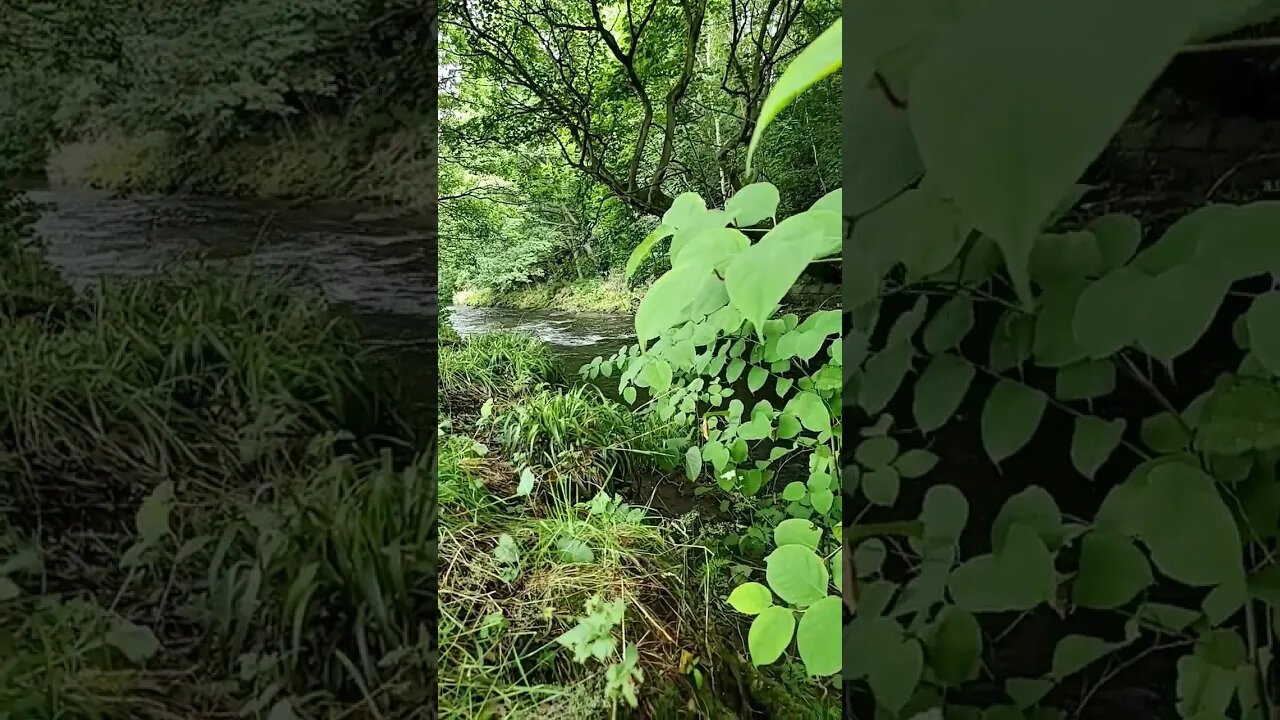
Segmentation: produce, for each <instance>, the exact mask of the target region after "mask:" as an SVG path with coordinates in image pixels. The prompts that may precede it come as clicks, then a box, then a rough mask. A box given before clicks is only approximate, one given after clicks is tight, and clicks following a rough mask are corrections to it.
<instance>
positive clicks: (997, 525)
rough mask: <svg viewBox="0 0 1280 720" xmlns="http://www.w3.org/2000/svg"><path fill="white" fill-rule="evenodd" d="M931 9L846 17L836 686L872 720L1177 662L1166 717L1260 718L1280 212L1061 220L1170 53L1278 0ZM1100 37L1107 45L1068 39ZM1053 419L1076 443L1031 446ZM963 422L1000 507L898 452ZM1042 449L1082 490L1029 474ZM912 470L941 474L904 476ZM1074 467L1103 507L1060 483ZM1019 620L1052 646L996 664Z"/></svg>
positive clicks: (916, 456) (982, 707) (1043, 692)
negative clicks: (843, 450)
mask: <svg viewBox="0 0 1280 720" xmlns="http://www.w3.org/2000/svg"><path fill="white" fill-rule="evenodd" d="M925 5H926V4H923V3H921V4H909V6H907V7H904V8H903V11H902V12H901V13H898V12H897V10H894V11H889V10H888V9H887V8H882V7H876V8H873V7H871V5H870V4H868V5H864V6H862V7H861V8H859V9H858V10H857V11H856V12H855V17H856V20H857V22H856V23H855V22H852V21H851V29H853V32H854V34H855V35H856V37H857V42H855V45H854V47H855V48H856V53H857V55H856V57H855V58H853V59H852V60H851V63H850V65H849V67H847V68H845V70H844V71H845V72H857V73H858V75H857V77H855V78H854V79H853V83H854V86H855V87H858V88H860V91H859V92H860V95H859V96H858V97H857V98H856V99H855V100H854V108H853V114H854V118H855V126H856V132H855V133H854V143H853V144H854V146H855V149H856V150H857V151H859V152H860V153H861V155H860V157H862V158H863V161H862V162H860V163H859V164H858V166H857V168H856V169H855V171H854V173H853V176H852V177H850V178H849V182H848V184H847V187H846V190H847V194H846V196H845V199H844V203H845V215H846V218H847V219H848V220H850V221H851V235H850V239H849V241H848V243H847V249H846V251H845V263H846V267H845V272H846V279H845V287H846V306H845V308H844V310H845V312H846V313H847V314H848V322H849V323H850V326H851V328H852V329H851V330H850V331H848V332H847V333H846V335H845V336H844V338H843V340H844V342H843V346H844V352H845V361H844V370H845V372H846V373H847V378H846V385H845V387H846V388H847V392H846V393H845V395H844V400H845V402H846V403H848V407H847V409H846V412H847V413H848V417H849V422H850V424H851V425H852V424H856V425H858V426H860V427H861V428H862V436H863V437H862V439H861V440H860V441H859V442H858V443H857V445H856V446H855V447H853V448H851V451H852V452H851V453H850V456H849V457H847V458H845V459H844V463H843V464H844V469H843V475H844V477H845V478H848V479H849V480H850V482H848V483H846V484H845V486H844V491H845V493H847V494H848V495H849V498H848V500H849V503H850V508H851V512H849V513H848V514H847V515H846V519H847V520H848V521H851V525H850V526H849V527H846V528H845V529H844V538H845V540H846V542H847V543H848V544H849V545H850V546H852V548H853V549H852V553H853V557H852V558H851V559H852V560H853V562H852V563H851V569H852V572H851V573H850V574H851V575H854V577H851V578H849V580H850V581H851V583H850V584H851V585H852V587H851V591H852V592H851V593H850V596H851V597H850V598H849V599H850V601H851V603H854V604H856V610H855V612H854V614H853V618H852V620H851V622H849V623H848V624H847V625H846V627H845V643H846V647H845V674H846V677H847V678H849V679H850V680H851V681H852V682H846V685H845V691H846V699H847V701H848V702H849V703H850V704H851V706H852V708H853V711H854V712H858V713H860V712H864V711H865V712H870V711H871V710H872V709H874V711H875V713H876V716H877V717H897V718H912V717H940V716H941V714H942V713H943V712H944V711H945V714H946V717H948V718H950V717H956V718H1054V717H1064V716H1065V714H1066V713H1068V712H1072V713H1076V714H1077V715H1078V714H1079V713H1081V712H1084V711H1085V708H1086V706H1087V705H1088V704H1089V703H1090V701H1091V700H1092V699H1093V698H1095V697H1096V694H1097V692H1098V690H1099V688H1100V687H1102V686H1103V685H1105V684H1106V683H1107V682H1109V681H1110V680H1112V679H1113V678H1115V676H1116V675H1117V673H1119V672H1120V671H1121V670H1122V669H1124V668H1129V667H1133V666H1134V665H1137V664H1139V663H1143V662H1145V661H1146V660H1147V659H1149V658H1152V657H1155V656H1157V655H1160V654H1164V655H1166V656H1167V655H1169V654H1172V655H1173V656H1174V657H1176V658H1177V660H1176V671H1175V673H1174V674H1175V675H1176V677H1167V678H1165V679H1164V682H1166V683H1167V686H1168V687H1169V688H1170V689H1171V690H1173V692H1172V693H1170V694H1169V695H1167V696H1165V697H1166V698H1167V699H1168V700H1169V705H1174V706H1176V712H1177V715H1178V716H1179V717H1184V718H1210V717H1212V718H1226V717H1231V718H1262V717H1269V716H1270V715H1272V714H1273V712H1274V707H1275V703H1276V702H1277V698H1278V697H1280V696H1278V695H1277V693H1276V688H1275V683H1274V679H1273V673H1272V672H1271V671H1270V669H1269V665H1270V663H1271V660H1270V655H1271V652H1272V648H1273V647H1274V637H1275V635H1274V628H1273V627H1272V624H1273V614H1274V613H1273V612H1272V611H1273V609H1274V604H1275V597H1274V593H1273V592H1272V590H1271V586H1272V582H1273V579H1274V572H1273V556H1274V547H1275V538H1276V532H1277V527H1278V522H1280V521H1278V518H1280V515H1277V512H1276V511H1277V508H1278V507H1280V506H1278V505H1277V502H1276V500H1275V498H1277V497H1280V495H1277V489H1278V487H1280V486H1277V484H1276V469H1277V461H1280V435H1278V434H1277V433H1276V425H1275V418H1276V417H1277V412H1278V411H1277V408H1280V405H1278V404H1277V400H1278V399H1280V394H1278V391H1277V387H1278V386H1277V377H1280V357H1278V356H1277V347H1280V346H1278V345H1277V343H1280V293H1277V291H1276V290H1275V283H1276V279H1277V277H1280V276H1278V275H1277V270H1278V269H1280V254H1277V252H1278V251H1280V245H1277V244H1276V243H1275V242H1274V237H1275V234H1276V232H1277V229H1280V211H1278V207H1277V205H1276V204H1275V203H1268V202H1256V203H1249V204H1244V205H1225V204H1211V205H1206V206H1203V207H1198V208H1195V209H1193V210H1192V211H1191V212H1189V213H1187V214H1185V215H1184V216H1182V217H1180V218H1178V219H1177V220H1176V221H1175V222H1173V223H1172V225H1170V226H1168V227H1166V228H1162V229H1159V230H1158V231H1157V228H1153V227H1151V226H1150V224H1147V223H1144V222H1143V221H1142V219H1141V218H1138V217H1135V216H1132V215H1128V214H1121V213H1105V214H1101V215H1099V214H1097V213H1096V212H1094V213H1081V214H1079V221H1078V222H1077V221H1072V222H1068V221H1066V220H1064V219H1063V218H1064V215H1065V214H1066V213H1067V211H1068V210H1070V209H1072V208H1075V207H1076V206H1077V204H1078V202H1079V201H1080V199H1081V197H1082V196H1083V195H1084V194H1085V193H1086V192H1088V191H1089V190H1090V188H1088V187H1087V186H1081V185H1077V184H1076V183H1077V182H1078V181H1079V179H1080V177H1081V174H1082V173H1083V172H1084V171H1085V169H1086V168H1087V167H1088V165H1089V164H1090V162H1092V161H1093V160H1094V159H1095V158H1096V157H1097V156H1098V154H1099V153H1100V152H1101V151H1102V150H1103V148H1104V147H1105V146H1106V144H1107V143H1108V142H1109V141H1110V139H1111V138H1112V136H1113V135H1114V134H1115V133H1116V131H1117V130H1118V128H1119V126H1120V125H1121V123H1123V122H1124V121H1125V119H1126V118H1127V117H1128V115H1129V114H1130V112H1131V111H1132V109H1133V108H1134V107H1135V105H1136V104H1137V103H1138V101H1139V100H1140V98H1141V97H1142V96H1143V94H1144V93H1145V92H1146V91H1147V89H1148V88H1149V87H1150V85H1151V84H1152V83H1153V81H1154V80H1155V79H1156V77H1157V76H1158V75H1159V73H1160V72H1161V71H1162V69H1163V68H1164V67H1165V66H1166V65H1167V64H1168V63H1169V62H1170V60H1171V59H1172V58H1173V57H1174V56H1175V55H1176V54H1177V53H1178V52H1180V50H1181V49H1182V48H1183V46H1184V45H1186V44H1187V43H1190V42H1193V41H1199V40H1204V39H1206V38H1210V37H1213V36H1214V35H1217V34H1220V33H1221V32H1223V31H1226V30H1230V29H1233V28H1238V27H1240V26H1243V25H1247V24H1249V23H1250V22H1252V21H1255V20H1257V19H1259V18H1261V17H1272V16H1274V14H1275V9H1274V6H1273V5H1272V4H1270V3H1262V4H1257V7H1256V8H1253V12H1251V13H1247V12H1245V10H1246V8H1244V7H1243V6H1239V7H1237V6H1225V5H1218V4H1208V3H1195V2H1186V3H1174V4H1172V5H1168V6H1162V7H1161V8H1160V11H1159V12H1158V13H1153V12H1149V11H1148V10H1147V9H1143V8H1139V7H1137V6H1132V5H1117V4H1114V3H1107V2H1083V3H1072V4H1068V5H1059V4H1054V3H1048V2H1044V3H1040V2H1033V3H1023V2H1005V1H1003V0H996V1H995V2H989V3H982V4H977V5H971V6H967V7H964V8H963V9H961V8H958V7H957V8H953V9H952V10H949V11H948V12H946V13H941V12H936V11H934V10H933V9H932V8H926V6H925ZM923 26H928V27H930V28H931V31H930V32H929V33H926V34H925V35H919V34H916V33H917V32H918V30H919V28H920V27H923ZM1099 32H1101V33H1104V34H1105V35H1106V36H1107V37H1109V38H1114V39H1115V41H1114V42H1111V41H1107V42H1105V43H1104V45H1100V46H1097V47H1100V48H1102V47H1103V46H1105V49H1100V50H1099V51H1098V52H1096V53H1088V54H1081V53H1078V52H1077V50H1078V48H1079V47H1080V45H1079V43H1080V42H1082V40H1083V38H1086V37H1087V38H1091V39H1092V40H1098V33H1099ZM886 40H887V42H886ZM903 47H910V48H912V49H913V51H912V52H911V53H909V57H907V56H906V55H903V54H901V53H898V52H897V49H901V48H903ZM1015 67H1016V68H1017V70H1016V71H1014V70H1013V68H1015ZM1103 77H1105V78H1106V79H1107V80H1106V82H1105V83H1101V84H1100V83H1098V82H1095V81H1098V80H1100V79H1101V78H1103ZM1104 86H1105V89H1104ZM979 99H980V101H978V100H979ZM958 118H964V120H963V122H960V121H958V120H957V119H958ZM1210 356H1211V357H1210ZM1206 358H1208V359H1206ZM1206 369H1207V370H1208V372H1203V371H1204V370H1206ZM1135 398H1136V399H1135ZM1059 418H1061V419H1063V420H1065V426H1066V428H1067V432H1068V434H1069V438H1066V437H1064V438H1061V441H1059V442H1056V443H1054V444H1047V443H1046V444H1043V445H1042V444H1041V443H1040V442H1039V440H1038V439H1043V438H1044V436H1045V435H1046V433H1045V432H1044V431H1042V430H1041V428H1042V427H1043V426H1045V425H1047V424H1050V423H1051V422H1052V423H1054V424H1056V423H1057V420H1058V419H1059ZM965 426H968V427H969V428H972V429H973V430H974V431H975V433H973V434H971V435H972V437H975V438H977V440H978V442H979V443H980V446H981V450H982V453H983V456H984V458H983V464H986V465H987V466H988V467H992V468H994V470H995V473H993V474H992V478H993V480H994V478H999V477H1001V476H1003V478H1005V481H1002V482H1001V484H1002V485H1007V486H1010V487H1011V488H1012V491H1011V492H1009V494H1008V495H1006V496H1004V497H1000V496H999V494H997V493H998V491H995V490H993V489H991V488H982V487H975V486H974V485H973V484H972V483H968V482H966V481H965V480H964V479H963V478H960V477H959V476H958V474H952V473H953V472H956V473H959V472H972V468H971V467H970V469H969V470H967V471H951V470H949V467H948V466H949V465H951V464H952V463H956V464H957V465H958V464H959V463H962V462H964V461H965V458H963V457H960V456H959V454H958V453H947V452H940V453H939V454H938V455H936V456H935V455H934V454H933V453H932V452H931V451H928V450H927V449H926V448H925V447H919V446H925V445H931V444H933V443H935V442H936V443H942V442H944V437H947V436H952V434H953V433H955V432H956V431H957V428H960V427H965ZM904 444H905V445H908V446H910V445H918V447H912V448H910V449H906V450H905V451H904V450H903V448H902V445H904ZM950 447H954V445H951V446H950ZM1032 452H1034V453H1036V454H1037V456H1038V458H1037V460H1036V462H1037V463H1038V464H1039V468H1036V467H1033V466H1032V465H1030V464H1028V463H1027V462H1026V460H1027V458H1028V456H1029V455H1030V453H1032ZM1047 465H1049V466H1057V465H1061V466H1064V467H1069V468H1071V469H1073V471H1074V473H1075V474H1076V478H1075V479H1076V481H1078V482H1079V483H1080V486H1079V487H1080V488H1081V490H1080V491H1079V492H1077V491H1075V490H1072V489H1070V488H1065V489H1063V488H1057V487H1053V486H1051V485H1050V483H1049V482H1048V481H1047V480H1046V479H1042V478H1041V479H1038V478H1037V469H1040V470H1041V474H1043V468H1045V467H1046V466H1047ZM935 466H936V467H937V469H936V470H934V468H935ZM931 471H932V474H931V476H932V477H941V476H944V475H949V476H950V477H952V478H954V479H952V480H951V481H950V482H948V483H942V482H938V483H931V484H929V485H928V487H927V488H914V487H912V485H911V483H908V482H904V479H910V478H913V477H918V476H919V475H921V474H923V473H930V472H931ZM1091 482H1092V483H1096V485H1097V488H1098V492H1099V494H1100V495H1101V496H1102V497H1101V503H1100V504H1098V505H1094V503H1093V502H1087V503H1085V504H1084V505H1083V506H1082V505H1081V503H1079V502H1075V501H1074V500H1075V499H1076V497H1071V498H1069V499H1068V497H1067V496H1066V495H1065V494H1064V493H1071V494H1072V495H1073V496H1078V495H1082V494H1083V495H1086V496H1087V495H1089V494H1091V493H1090V492H1088V489H1089V488H1090V487H1091V486H1090V483H1091ZM1011 483H1012V484H1011ZM1051 489H1052V490H1058V491H1059V492H1055V493H1051V492H1050V490H1051ZM993 496H994V497H993ZM1068 500H1070V501H1071V503H1070V504H1071V510H1070V511H1067V510H1066V509H1065V508H1066V506H1067V504H1068ZM987 518H991V519H990V520H987ZM864 519H865V520H874V522H862V520H864ZM880 520H883V522H880ZM1105 618H1110V619H1109V620H1107V619H1105ZM1024 620H1026V623H1023V621H1024ZM1031 623H1040V625H1039V627H1040V628H1042V630H1041V632H1044V630H1043V628H1046V627H1048V628H1053V630H1050V631H1049V632H1054V633H1056V637H1055V639H1054V641H1053V642H1052V643H1051V644H1050V648H1051V649H1050V651H1049V652H1046V653H1044V654H1043V656H1037V658H1036V660H1035V661H1034V662H1027V663H1023V664H1021V665H1020V666H1019V667H1016V668H1013V667H1009V666H1008V665H1007V664H1004V663H1001V662H1000V661H999V656H1000V653H999V650H1000V649H1001V648H1002V647H1005V646H1007V644H1008V643H1014V642H1019V641H1021V642H1027V641H1026V640H1025V639H1024V638H1025V637H1026V636H1025V635H1023V634H1022V630H1023V629H1024V628H1026V627H1027V625H1028V624H1031ZM1028 632H1030V631H1028ZM1037 638H1038V639H1037V640H1036V641H1035V642H1038V643H1039V642H1043V635H1042V634H1041V635H1038V636H1037ZM1075 688H1079V692H1078V693H1076V692H1073V691H1072V690H1073V689H1075ZM1167 707H1168V706H1167V705H1166V706H1164V707H1161V710H1165V709H1167Z"/></svg>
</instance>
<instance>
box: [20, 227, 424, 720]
mask: <svg viewBox="0 0 1280 720" xmlns="http://www.w3.org/2000/svg"><path fill="white" fill-rule="evenodd" d="M22 227H23V220H22V216H21V215H20V213H19V212H18V209H17V208H16V206H15V205H13V204H11V203H0V498H3V500H0V650H3V653H4V654H3V659H2V660H0V708H3V709H2V710H0V717H11V718H15V719H16V718H22V719H23V720H27V719H28V718H31V719H33V720H42V719H45V718H49V719H53V718H59V719H62V718H67V719H77V720H78V719H80V718H122V719H123V718H142V719H150V718H155V719H156V720H159V719H160V718H165V719H166V720H167V719H170V718H176V717H181V718H187V717H209V718H215V717H247V718H266V717H268V716H270V717H271V718H273V719H275V718H281V717H295V716H297V717H308V718H316V719H320V718H327V719H331V720H338V718H348V719H350V718H427V717H434V714H433V713H434V712H435V697H436V693H435V681H434V676H435V669H434V668H435V662H436V645H435V632H434V625H435V620H434V615H435V612H436V595H435V591H434V588H435V586H436V564H435V558H436V537H437V531H436V502H435V496H436V484H435V478H434V458H435V452H434V441H433V440H431V441H427V442H425V444H424V443H423V442H422V441H420V440H419V441H417V442H415V440H416V439H415V437H414V436H415V433H414V431H413V428H411V427H409V426H407V425H406V423H405V422H404V421H402V420H401V419H400V417H399V415H398V408H397V406H396V394H395V392H394V390H393V389H392V387H393V384H392V382H391V380H392V378H390V376H389V375H388V374H387V373H386V372H385V371H384V369H383V368H382V367H381V365H380V364H379V363H378V362H376V361H375V360H374V359H373V358H371V357H370V356H369V355H368V354H367V353H365V352H364V351H363V350H362V346H361V343H360V338H359V334H358V332H357V331H356V329H355V328H354V327H353V326H351V325H349V324H348V323H347V322H346V321H344V320H341V319H339V318H338V317H337V316H336V315H335V314H334V313H333V312H332V311H331V310H330V309H329V308H328V307H327V306H326V305H325V303H324V302H322V301H321V300H320V299H319V298H317V297H315V296H312V295H309V294H307V293H303V292H300V291H297V290H295V289H292V288H291V286H290V284H289V283H287V282H282V281H281V280H279V279H273V280H266V279H263V278H256V277H253V276H250V275H245V274H237V273H230V274H223V273H214V272H212V271H211V270H209V269H208V268H196V269H192V270H189V271H186V272H178V271H172V270H171V271H169V272H167V273H165V274H164V275H163V276H162V275H159V274H157V275H156V276H154V277H150V278H146V279H142V280H138V281H130V282H127V283H108V284H105V285H102V286H99V287H97V288H95V289H93V290H91V291H89V292H87V293H84V294H81V295H77V294H75V293H72V292H71V291H70V289H68V288H66V287H65V286H64V285H62V283H61V281H59V280H58V279H57V274H56V273H55V272H53V271H52V269H50V268H48V266H47V265H45V264H44V262H43V260H42V259H41V258H40V255H39V252H38V248H37V247H35V246H32V245H31V244H30V243H29V241H28V240H27V239H26V237H25V233H24V232H21V231H19V230H21V229H22ZM15 298H21V301H19V300H16V299H15ZM39 298H55V299H56V304H54V303H51V304H48V305H46V306H44V307H41V306H40V305H39V302H38V299H39ZM55 310H57V311H58V312H55ZM55 315H56V316H57V318H58V321H57V322H50V319H51V318H53V317H54V316H55ZM6 713H7V714H6ZM289 713H293V714H289Z"/></svg>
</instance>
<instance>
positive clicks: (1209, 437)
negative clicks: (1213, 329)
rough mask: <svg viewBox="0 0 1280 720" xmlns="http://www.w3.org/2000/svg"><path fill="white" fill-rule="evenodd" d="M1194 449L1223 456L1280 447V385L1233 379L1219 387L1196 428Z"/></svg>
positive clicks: (1218, 385) (1221, 383)
mask: <svg viewBox="0 0 1280 720" xmlns="http://www.w3.org/2000/svg"><path fill="white" fill-rule="evenodd" d="M1195 447H1196V450H1198V451H1200V452H1209V453H1218V454H1221V455H1238V454H1241V453H1246V452H1249V451H1250V450H1258V451H1262V452H1268V451H1270V450H1272V449H1274V448H1278V447H1280V385H1277V384H1276V383H1275V382H1274V381H1272V380H1263V379H1260V378H1251V377H1231V376H1228V377H1226V378H1224V379H1223V380H1221V381H1219V382H1218V383H1216V384H1215V385H1214V388H1213V391H1212V392H1211V393H1210V395H1209V399H1208V401H1207V402H1206V403H1205V406H1204V411H1203V413H1202V417H1201V418H1200V421H1199V423H1198V427H1197V428H1196V437H1195Z"/></svg>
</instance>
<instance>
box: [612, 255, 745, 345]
mask: <svg viewBox="0 0 1280 720" xmlns="http://www.w3.org/2000/svg"><path fill="white" fill-rule="evenodd" d="M710 277H711V271H710V270H709V269H708V268H706V267H699V266H697V265H685V266H682V267H676V268H672V269H670V270H668V271H667V272H665V273H663V275H662V277H660V278H658V280H657V282H655V283H654V284H653V286H652V287H650V288H649V291H648V292H646V293H645V294H644V298H643V299H641V300H640V307H638V308H636V321H635V322H636V337H637V338H638V339H639V340H640V342H642V343H643V342H646V341H648V340H650V339H652V338H656V337H658V336H659V335H661V334H662V333H663V331H665V330H667V329H668V328H671V327H674V326H675V325H678V324H679V323H681V322H683V321H684V320H686V319H687V318H688V313H687V309H688V307H689V303H690V302H692V301H693V293H692V292H690V289H691V288H701V287H702V283H703V281H705V280H707V279H708V278H710ZM731 296H732V295H731Z"/></svg>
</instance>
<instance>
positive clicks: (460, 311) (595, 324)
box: [449, 305, 635, 372]
mask: <svg viewBox="0 0 1280 720" xmlns="http://www.w3.org/2000/svg"><path fill="white" fill-rule="evenodd" d="M449 312H450V315H449V323H450V324H451V325H453V328H454V330H457V331H458V334H459V335H461V336H462V337H469V336H471V335H476V334H479V333H483V332H492V331H495V330H513V331H517V332H525V333H529V334H530V335H533V336H534V337H536V338H538V339H539V340H541V341H543V342H544V343H546V344H547V345H548V346H549V347H550V348H551V352H552V353H553V354H554V355H555V356H556V357H558V358H559V359H560V361H561V362H562V363H564V366H565V369H566V370H568V371H570V372H577V370H578V368H580V367H582V366H583V365H585V364H586V363H589V362H591V360H592V359H594V358H595V357H596V356H601V357H608V356H610V355H612V354H613V353H615V352H617V351H618V349H619V348H621V347H622V346H624V345H628V344H630V343H632V342H635V323H634V320H633V318H632V317H631V316H630V315H606V314H602V313H580V312H566V311H563V310H513V309H508V308H476V307H466V306H462V305H450V306H449Z"/></svg>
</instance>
